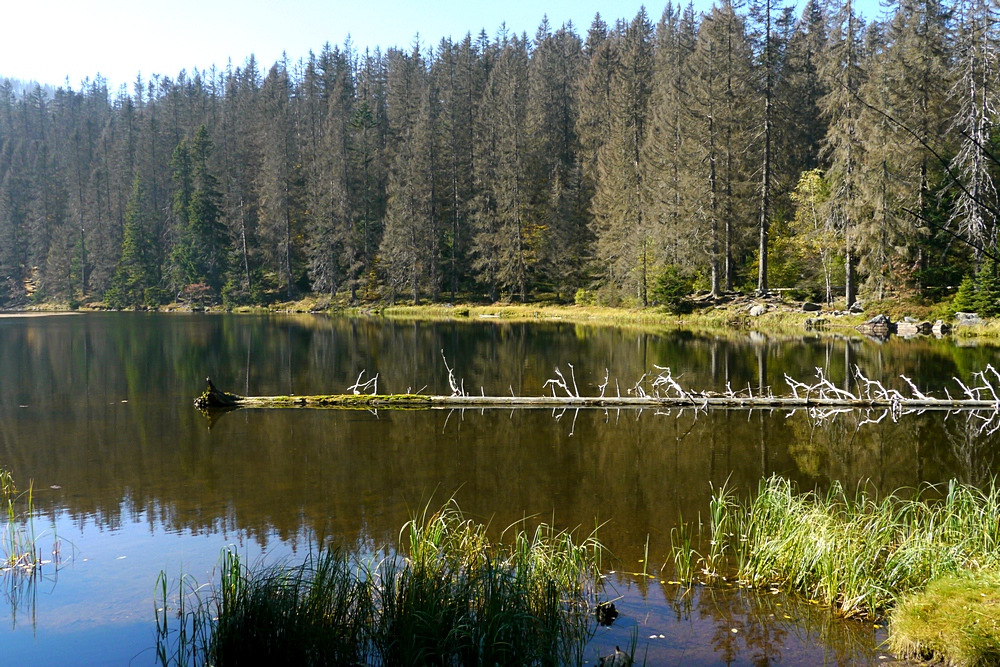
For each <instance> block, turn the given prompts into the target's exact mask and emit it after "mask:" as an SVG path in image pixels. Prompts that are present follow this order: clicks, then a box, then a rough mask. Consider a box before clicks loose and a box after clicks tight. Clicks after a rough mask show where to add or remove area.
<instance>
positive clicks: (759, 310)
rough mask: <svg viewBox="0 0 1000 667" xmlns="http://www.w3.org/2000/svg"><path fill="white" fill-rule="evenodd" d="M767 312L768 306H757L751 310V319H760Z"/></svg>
mask: <svg viewBox="0 0 1000 667" xmlns="http://www.w3.org/2000/svg"><path fill="white" fill-rule="evenodd" d="M766 312H767V306H764V305H762V304H759V303H758V304H756V305H754V306H752V307H751V308H750V317H760V316H761V315H763V314H764V313H766Z"/></svg>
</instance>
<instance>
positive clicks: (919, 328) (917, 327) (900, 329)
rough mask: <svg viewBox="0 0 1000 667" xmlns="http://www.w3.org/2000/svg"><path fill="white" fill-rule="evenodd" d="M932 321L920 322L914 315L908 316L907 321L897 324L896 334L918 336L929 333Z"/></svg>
mask: <svg viewBox="0 0 1000 667" xmlns="http://www.w3.org/2000/svg"><path fill="white" fill-rule="evenodd" d="M931 327H932V325H931V323H930V322H926V321H925V322H918V321H917V320H914V319H913V318H912V317H908V318H906V321H905V322H899V323H897V324H896V335H899V336H918V335H927V334H929V333H930V332H931Z"/></svg>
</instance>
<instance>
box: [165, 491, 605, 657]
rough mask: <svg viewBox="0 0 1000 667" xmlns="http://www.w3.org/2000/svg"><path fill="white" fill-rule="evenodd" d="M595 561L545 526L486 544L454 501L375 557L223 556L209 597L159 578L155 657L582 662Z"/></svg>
mask: <svg viewBox="0 0 1000 667" xmlns="http://www.w3.org/2000/svg"><path fill="white" fill-rule="evenodd" d="M508 535H509V537H510V539H509V540H508V541H506V542H505V541H504V540H503V538H504V537H507V536H508ZM600 552H601V546H600V544H599V543H598V542H597V540H596V538H595V537H594V536H593V535H591V536H588V537H587V538H585V539H584V540H582V541H581V542H579V543H578V542H577V541H576V538H575V537H574V535H573V534H572V533H569V532H566V531H557V530H555V529H553V528H551V527H550V526H546V525H542V526H539V527H538V528H537V529H535V530H534V531H533V532H529V531H527V530H524V529H514V528H511V529H508V531H505V532H504V535H503V536H501V540H500V541H499V542H497V543H494V542H493V541H491V540H490V539H489V538H488V537H487V531H486V527H485V526H482V525H480V524H477V523H475V522H473V521H471V520H468V519H466V518H465V517H464V516H463V514H462V513H461V511H460V510H459V509H458V507H457V506H456V505H454V503H451V504H449V505H447V506H446V507H445V508H443V509H442V510H440V511H438V512H434V513H433V514H429V513H428V512H427V511H426V510H425V512H424V515H423V516H421V517H420V518H415V519H413V520H411V521H410V522H408V523H407V524H406V525H405V526H404V528H403V530H402V531H401V533H400V544H399V548H398V550H397V551H396V553H394V554H392V555H388V556H384V557H381V558H368V559H359V558H357V557H354V556H351V555H350V554H348V553H347V552H345V551H343V550H340V549H330V548H328V549H323V550H320V551H319V553H317V554H314V555H311V556H309V557H308V558H307V559H306V561H305V562H304V563H303V564H301V565H296V566H291V565H277V566H263V565H256V566H247V565H246V564H244V563H243V562H242V561H241V559H240V558H239V556H238V555H237V554H235V553H232V552H226V554H225V555H224V556H223V560H222V566H221V570H222V572H221V577H220V583H219V584H218V585H217V586H213V587H212V588H211V589H206V588H204V587H199V586H197V584H196V583H195V582H193V581H191V580H185V579H184V578H183V577H182V579H181V583H180V585H179V586H178V588H177V589H176V590H169V589H168V585H167V582H166V576H165V575H163V574H161V577H160V581H159V582H158V587H159V592H158V594H157V595H158V598H159V599H158V601H157V603H158V608H157V613H156V619H157V629H158V648H157V654H158V656H159V661H160V663H161V664H164V665H167V664H172V665H173V664H176V665H184V664H213V665H226V664H241V663H244V664H245V663H248V662H261V661H265V662H267V661H270V660H271V659H277V658H280V660H281V661H282V662H285V661H291V662H293V663H296V664H303V665H326V664H336V665H483V664H490V665H494V664H518V665H560V664H580V663H581V662H582V652H583V648H584V646H585V643H586V640H587V638H588V637H589V635H590V633H591V632H592V629H593V627H592V626H593V622H592V620H591V614H590V613H589V612H590V609H591V607H592V604H591V603H592V602H593V601H594V599H595V595H596V592H597V591H596V588H597V585H598V582H599V560H600ZM171 601H173V602H172V603H173V605H174V606H175V608H174V609H173V610H169V607H168V602H171ZM168 610H169V611H170V613H168Z"/></svg>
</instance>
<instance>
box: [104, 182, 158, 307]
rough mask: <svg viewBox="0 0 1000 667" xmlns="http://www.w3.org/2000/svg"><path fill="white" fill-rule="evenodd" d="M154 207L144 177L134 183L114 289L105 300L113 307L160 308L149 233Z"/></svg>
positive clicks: (112, 286) (111, 289)
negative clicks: (144, 183)
mask: <svg viewBox="0 0 1000 667" xmlns="http://www.w3.org/2000/svg"><path fill="white" fill-rule="evenodd" d="M150 218H151V215H150V207H149V199H148V196H147V194H146V188H145V186H144V185H143V182H142V178H141V177H140V176H138V175H137V176H136V177H135V180H134V181H133V184H132V194H131V195H130V196H129V200H128V204H127V207H126V214H125V229H124V231H123V236H122V252H121V257H120V258H119V260H118V266H117V268H116V270H115V275H114V278H112V280H111V288H110V289H109V290H108V291H107V292H106V293H105V295H104V298H105V301H106V302H107V304H108V305H109V306H111V307H112V308H119V309H121V308H133V307H138V306H141V305H144V304H145V305H150V306H156V305H159V299H158V293H157V291H156V290H155V289H154V288H155V286H156V283H155V281H156V269H155V267H154V265H153V262H154V259H155V258H154V255H153V243H152V238H151V235H150V231H149V220H150Z"/></svg>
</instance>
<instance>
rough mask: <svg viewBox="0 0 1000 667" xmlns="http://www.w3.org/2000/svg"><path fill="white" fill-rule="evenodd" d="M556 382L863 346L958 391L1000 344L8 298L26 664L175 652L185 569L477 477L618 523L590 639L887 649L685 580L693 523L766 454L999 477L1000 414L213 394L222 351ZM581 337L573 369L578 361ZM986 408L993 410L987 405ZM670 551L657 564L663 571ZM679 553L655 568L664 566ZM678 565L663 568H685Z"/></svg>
mask: <svg viewBox="0 0 1000 667" xmlns="http://www.w3.org/2000/svg"><path fill="white" fill-rule="evenodd" d="M445 359H446V360H447V365H448V366H450V367H451V368H452V369H454V373H455V377H456V378H458V379H459V380H460V381H462V382H463V383H464V387H465V390H466V391H467V392H468V393H473V394H479V393H481V392H482V393H485V394H487V395H490V394H492V395H510V394H511V393H513V394H518V395H541V394H542V393H545V392H548V391H549V389H545V388H544V385H545V382H546V381H547V380H549V379H552V378H554V377H555V372H554V371H555V369H556V367H559V368H560V369H561V370H562V372H563V373H564V374H565V376H566V377H567V378H572V377H575V381H576V383H577V384H578V386H579V389H580V393H581V394H597V393H599V390H598V386H599V385H600V384H602V383H604V382H605V377H606V374H607V378H608V379H607V382H608V387H609V388H608V390H607V391H608V392H609V393H612V394H613V393H615V392H616V391H618V392H620V393H622V394H624V393H626V392H627V391H628V390H629V389H631V388H632V387H633V386H634V385H635V384H636V382H637V381H638V380H639V379H640V378H641V377H642V376H643V375H644V374H646V373H649V372H651V371H653V372H655V370H654V367H655V366H661V367H670V368H671V370H672V372H673V376H674V377H675V378H677V379H678V380H679V381H680V383H681V384H682V385H683V386H684V387H685V388H689V389H697V390H702V389H709V390H715V391H725V390H726V388H727V386H728V387H730V388H732V389H734V390H739V389H744V388H747V387H749V388H750V390H751V391H753V392H754V393H756V392H758V391H761V390H766V388H767V387H771V388H773V391H774V392H775V393H776V394H786V393H788V385H787V383H786V381H785V376H786V374H787V375H788V376H790V377H792V378H795V379H797V380H809V381H811V380H812V379H813V378H814V377H815V375H816V372H817V371H816V369H817V368H820V369H823V373H824V374H825V377H826V378H828V379H830V380H831V381H832V382H834V383H835V384H837V385H838V386H843V387H847V388H851V387H852V381H851V380H850V374H849V373H848V370H847V369H848V368H853V367H854V366H857V367H859V368H860V369H861V370H862V372H863V373H864V374H865V375H866V376H868V377H870V378H873V379H878V380H881V381H883V382H885V383H886V385H888V386H892V387H896V388H899V389H901V390H905V388H906V384H905V382H904V381H903V380H902V379H900V378H899V376H900V375H906V376H907V377H908V378H910V379H912V380H913V381H914V382H915V383H916V384H917V385H918V386H919V387H920V388H921V390H925V391H929V392H936V393H938V394H939V395H940V392H942V391H943V390H944V389H945V388H948V390H949V391H950V392H951V393H952V395H955V394H957V393H959V392H958V390H957V384H956V383H955V382H954V381H953V379H952V378H953V377H957V378H959V379H960V380H962V381H963V382H965V383H969V382H970V381H972V375H973V373H974V372H976V371H980V370H982V369H984V368H986V366H987V364H994V365H998V364H1000V350H998V349H997V348H995V347H992V346H988V345H979V346H960V345H957V344H956V343H955V342H954V341H953V340H948V339H944V340H936V339H933V338H919V339H915V340H902V339H897V338H893V339H891V340H890V341H888V342H878V341H872V340H867V339H861V338H857V337H838V336H831V335H828V336H822V337H821V336H805V335H803V336H781V337H778V336H764V335H761V334H757V333H753V332H745V331H742V332H741V331H733V332H729V333H725V334H697V333H691V332H684V331H676V330H672V329H664V330H662V331H654V330H639V329H629V328H624V329H621V328H611V327H600V326H587V325H579V324H570V323H564V322H538V323H509V322H503V321H499V320H473V321H467V322H465V321H454V322H441V323H412V322H398V321H385V320H382V319H377V318H370V319H366V318H363V319H349V318H340V317H329V316H322V315H316V316H313V315H287V316H286V315H216V314H144V313H107V314H104V313H99V314H79V315H55V316H45V317H3V316H0V468H4V469H7V470H9V471H10V472H11V473H12V474H13V477H14V480H15V481H16V482H18V483H19V486H20V487H21V488H25V489H26V488H27V486H28V483H29V481H30V482H31V483H32V484H33V496H34V498H33V500H34V505H35V515H34V519H33V523H34V530H35V533H36V535H37V545H38V547H39V549H41V550H42V553H43V556H44V558H45V559H46V560H47V561H49V562H48V563H46V564H45V565H44V566H43V568H42V571H41V576H40V577H37V578H35V579H34V580H33V581H30V582H25V581H23V579H20V578H17V577H14V576H11V575H10V574H9V573H8V574H7V575H3V576H2V578H0V583H2V584H3V586H2V587H0V590H2V591H3V594H2V595H0V622H2V623H0V654H2V655H3V656H4V659H5V661H7V662H10V663H11V664H21V663H23V664H32V665H56V664H59V665H65V664H73V665H90V664H92V665H128V664H132V665H144V664H153V663H154V662H155V653H154V651H153V647H154V645H155V626H154V587H155V584H156V580H157V576H158V575H159V573H160V572H161V571H162V572H165V573H166V574H167V575H168V577H170V578H171V579H177V578H178V577H180V575H182V574H184V575H190V576H192V577H194V579H196V580H197V581H199V582H202V583H209V582H211V581H213V580H214V579H217V576H216V575H215V574H214V573H213V568H214V567H215V566H216V565H217V563H218V561H219V557H220V554H221V552H222V551H223V550H224V549H226V548H235V549H237V550H238V551H239V553H240V554H241V555H245V556H246V557H247V558H248V559H249V560H250V561H254V560H257V559H265V560H266V561H267V562H277V561H280V560H282V559H285V560H288V561H290V562H298V561H300V560H301V559H302V557H303V555H304V554H305V553H307V552H308V550H309V549H310V548H311V547H313V546H315V545H316V544H317V543H319V542H320V541H324V542H334V543H338V544H343V545H346V546H347V547H349V548H351V549H353V550H355V551H357V552H359V553H370V552H373V551H374V550H376V549H378V548H379V547H381V546H383V545H386V544H388V545H393V544H395V542H396V539H397V536H398V532H399V529H400V527H401V526H402V525H403V523H404V522H405V521H406V520H407V519H409V518H410V517H411V516H412V515H413V514H415V513H417V512H419V511H421V510H422V509H423V508H424V507H425V506H428V505H430V506H432V507H435V506H441V505H443V504H444V503H445V502H446V501H447V500H448V499H449V498H451V497H454V498H455V499H456V501H457V502H458V504H459V506H460V507H461V508H462V510H463V511H464V512H465V513H466V515H467V516H469V517H472V518H476V519H478V520H481V521H483V522H489V523H490V525H491V526H494V527H497V529H498V531H499V529H502V528H503V527H505V526H508V525H510V524H512V523H514V522H516V521H518V520H521V519H525V518H526V517H527V518H528V521H529V522H532V521H546V522H549V523H553V524H555V525H556V526H557V527H560V528H577V527H578V529H579V530H580V531H581V536H585V535H586V534H589V532H590V531H591V530H593V529H594V528H595V526H597V525H600V528H599V530H598V537H599V538H600V540H601V541H602V542H603V543H604V544H605V545H606V546H607V547H608V548H609V550H610V552H611V553H612V554H613V558H612V559H609V560H608V562H607V563H606V564H605V565H606V569H607V570H608V571H609V574H608V578H607V580H606V581H607V594H608V596H609V597H612V598H618V597H619V596H621V597H620V599H619V600H618V602H617V604H618V608H619V610H620V611H621V612H622V614H621V617H620V618H619V619H618V621H616V623H615V624H614V625H613V626H612V627H611V628H602V629H600V630H599V631H598V632H597V634H596V636H595V637H594V639H593V641H592V642H591V645H590V647H589V648H588V656H589V659H590V662H589V664H595V663H596V660H597V656H598V655H601V654H604V653H608V652H610V651H613V649H614V646H615V645H616V644H618V645H623V646H624V645H626V644H628V642H629V639H630V637H631V635H632V634H633V633H636V634H637V635H638V638H639V650H638V655H640V656H643V655H646V656H647V664H651V665H659V664H685V665H699V664H701V665H715V664H721V663H726V664H731V665H761V664H770V665H779V664H781V665H813V664H818V663H820V662H824V663H826V664H843V665H868V664H884V662H885V657H886V654H884V653H883V652H881V651H880V650H879V643H880V642H881V641H882V640H883V639H884V636H885V635H884V630H883V629H882V628H879V627H876V625H877V624H872V623H867V624H865V623H858V622H847V621H843V620H839V619H836V618H835V617H833V616H832V614H831V613H830V611H829V610H827V609H822V608H819V607H817V606H815V605H810V604H805V603H803V602H802V601H800V600H797V599H795V598H793V597H787V596H784V595H775V594H772V593H770V592H761V593H755V592H751V591H746V590H710V589H704V588H695V589H693V590H691V591H685V590H684V589H679V588H678V587H676V586H673V585H671V584H669V583H666V582H668V581H669V580H670V574H671V571H670V566H669V565H667V566H666V567H664V564H665V563H668V562H669V554H670V531H671V528H673V527H674V526H676V525H677V524H678V522H679V521H680V520H684V521H692V520H696V519H697V518H698V517H699V515H700V516H706V515H707V509H708V501H709V498H710V495H711V493H712V489H713V488H718V487H719V486H720V485H722V484H724V483H727V481H728V484H729V485H730V486H732V487H733V488H735V489H737V490H738V491H739V492H740V493H743V494H746V493H751V492H752V491H753V490H755V489H756V488H757V485H758V483H759V481H760V480H761V479H762V478H765V477H767V476H770V475H772V474H779V475H783V476H786V477H789V478H791V479H793V480H795V481H796V482H798V483H799V484H800V485H801V486H802V487H804V488H813V487H820V488H822V487H825V486H828V485H829V484H830V483H831V482H833V481H839V482H841V483H842V484H843V485H844V486H845V487H847V488H851V487H853V486H855V485H857V484H858V483H860V482H861V481H864V480H869V479H870V480H871V481H872V482H873V483H874V484H875V485H876V486H877V487H878V488H879V489H882V490H893V489H896V488H900V487H913V486H916V485H919V484H921V483H924V482H930V483H941V482H946V481H947V480H949V479H953V478H954V479H959V480H961V481H963V482H971V483H977V484H981V483H984V482H986V481H988V480H989V479H991V477H992V476H993V475H995V474H996V471H997V469H998V461H997V452H998V444H1000V443H998V438H1000V436H998V435H994V434H992V433H991V430H992V425H991V424H989V423H986V424H985V425H984V422H983V421H982V419H981V418H980V417H978V416H976V415H969V414H963V413H956V414H951V415H945V414H942V413H933V412H929V413H924V414H912V415H904V416H902V417H901V418H899V419H898V420H896V421H894V420H892V419H891V418H890V417H889V416H886V417H884V418H883V419H882V420H881V421H880V422H879V423H864V422H865V421H866V419H867V420H869V421H870V420H874V419H877V418H878V417H879V415H878V414H871V415H861V414H858V413H849V414H843V415H839V416H835V417H831V418H829V419H826V420H817V419H814V418H811V417H810V415H808V414H806V413H805V412H804V411H799V412H797V413H788V412H781V411H776V412H768V411H745V410H743V411H710V412H700V413H699V412H696V411H693V410H686V411H677V410H675V411H672V412H669V413H667V412H662V413H658V412H656V411H652V410H646V411H635V410H620V411H618V410H609V411H605V410H579V411H573V410H567V411H558V410H557V411H553V410H548V409H547V410H515V411H511V410H485V411H479V410H465V411H446V410H426V411H387V410H379V411H366V410H333V409H329V410H299V409H282V410H238V411H234V412H229V413H223V414H216V415H213V416H212V417H206V416H205V415H203V414H202V413H200V412H199V411H198V410H196V409H195V408H194V407H193V404H192V401H193V398H194V397H195V396H196V395H197V394H199V393H200V392H201V391H202V389H203V388H204V386H205V377H206V376H211V378H212V379H213V381H214V382H215V383H216V385H217V386H219V387H220V388H222V389H226V390H229V391H233V392H237V393H242V394H249V395H270V394H299V395H303V394H320V393H335V392H343V391H345V390H346V389H347V387H349V386H351V385H353V384H354V383H355V382H356V381H357V380H358V377H359V374H361V373H362V372H364V373H365V375H364V379H367V378H371V377H374V376H375V375H376V374H378V391H379V392H380V393H390V392H397V393H398V392H408V391H412V392H416V391H422V392H426V393H443V394H449V393H451V392H450V389H449V383H448V370H447V367H446V365H445ZM570 365H572V371H571V369H570ZM984 426H985V428H984ZM644 571H645V572H646V574H647V576H645V577H644V576H643V575H642V573H643V572H644ZM649 574H653V575H654V577H653V578H650V577H649V576H648V575H649ZM661 581H662V582H664V583H662V584H661Z"/></svg>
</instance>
